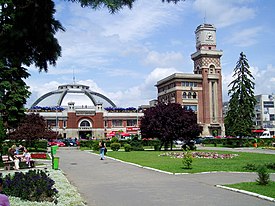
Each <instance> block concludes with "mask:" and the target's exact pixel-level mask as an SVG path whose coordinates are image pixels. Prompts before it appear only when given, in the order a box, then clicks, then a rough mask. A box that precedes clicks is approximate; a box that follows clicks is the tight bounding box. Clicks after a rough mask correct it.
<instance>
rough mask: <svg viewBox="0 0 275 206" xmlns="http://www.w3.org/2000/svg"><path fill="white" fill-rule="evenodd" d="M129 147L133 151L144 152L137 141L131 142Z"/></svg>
mask: <svg viewBox="0 0 275 206" xmlns="http://www.w3.org/2000/svg"><path fill="white" fill-rule="evenodd" d="M131 147H132V150H133V151H143V150H144V149H143V146H142V143H141V141H138V140H136V141H132V142H131Z"/></svg>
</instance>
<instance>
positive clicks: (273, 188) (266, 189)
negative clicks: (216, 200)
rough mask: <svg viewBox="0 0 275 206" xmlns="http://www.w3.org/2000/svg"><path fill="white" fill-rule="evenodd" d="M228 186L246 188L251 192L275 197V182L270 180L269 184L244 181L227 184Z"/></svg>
mask: <svg viewBox="0 0 275 206" xmlns="http://www.w3.org/2000/svg"><path fill="white" fill-rule="evenodd" d="M225 186H227V187H231V188H236V189H240V190H246V191H249V192H254V193H257V194H261V195H264V196H267V197H272V198H275V182H272V181H271V182H270V183H268V185H265V186H263V185H258V184H257V183H256V182H243V183H238V184H233V185H225Z"/></svg>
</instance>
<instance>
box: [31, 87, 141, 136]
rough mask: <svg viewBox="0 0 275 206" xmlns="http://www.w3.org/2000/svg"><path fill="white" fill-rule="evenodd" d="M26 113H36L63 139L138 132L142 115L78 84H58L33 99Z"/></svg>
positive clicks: (134, 109)
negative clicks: (119, 106)
mask: <svg viewBox="0 0 275 206" xmlns="http://www.w3.org/2000/svg"><path fill="white" fill-rule="evenodd" d="M28 112H34V113H39V114H40V115H41V116H43V117H44V118H45V120H46V122H47V125H48V127H50V128H51V129H52V130H53V131H57V132H58V133H59V134H61V135H62V137H64V138H66V137H68V138H75V137H76V138H97V139H102V138H108V137H109V135H110V134H115V133H119V134H124V135H131V134H138V132H139V124H140V118H141V117H142V116H143V113H142V112H140V111H138V110H137V109H136V108H117V107H116V105H115V104H114V103H113V102H112V101H111V100H110V99H109V98H107V97H106V96H104V95H102V94H100V93H97V92H94V91H91V90H90V89H89V87H88V86H85V85H79V84H68V85H61V86H59V87H58V89H57V90H55V91H52V92H49V93H47V94H45V95H43V96H41V97H40V98H39V99H38V100H36V101H35V102H34V103H33V105H32V106H31V108H30V109H29V110H28Z"/></svg>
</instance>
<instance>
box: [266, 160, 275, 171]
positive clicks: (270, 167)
mask: <svg viewBox="0 0 275 206" xmlns="http://www.w3.org/2000/svg"><path fill="white" fill-rule="evenodd" d="M265 166H266V167H267V168H268V169H271V170H275V163H274V162H273V163H267V164H265Z"/></svg>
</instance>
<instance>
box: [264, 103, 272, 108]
mask: <svg viewBox="0 0 275 206" xmlns="http://www.w3.org/2000/svg"><path fill="white" fill-rule="evenodd" d="M264 107H265V108H274V102H273V101H264Z"/></svg>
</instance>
